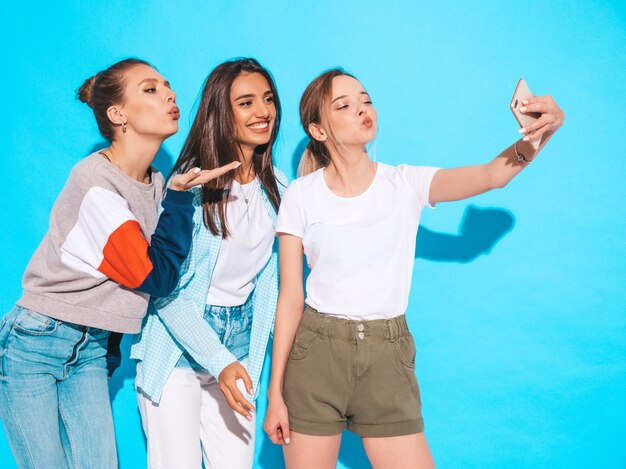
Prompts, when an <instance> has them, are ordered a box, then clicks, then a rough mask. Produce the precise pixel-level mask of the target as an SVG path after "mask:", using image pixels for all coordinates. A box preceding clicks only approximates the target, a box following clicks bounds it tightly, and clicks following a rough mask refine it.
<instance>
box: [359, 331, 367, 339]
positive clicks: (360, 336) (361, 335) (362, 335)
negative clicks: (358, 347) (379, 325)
mask: <svg viewBox="0 0 626 469" xmlns="http://www.w3.org/2000/svg"><path fill="white" fill-rule="evenodd" d="M357 337H358V338H359V339H363V338H365V334H363V333H362V332H359V333H358V334H357Z"/></svg>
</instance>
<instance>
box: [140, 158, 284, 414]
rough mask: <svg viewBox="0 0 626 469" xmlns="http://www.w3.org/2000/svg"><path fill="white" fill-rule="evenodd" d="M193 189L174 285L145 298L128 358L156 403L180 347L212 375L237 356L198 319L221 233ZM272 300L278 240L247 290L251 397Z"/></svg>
mask: <svg viewBox="0 0 626 469" xmlns="http://www.w3.org/2000/svg"><path fill="white" fill-rule="evenodd" d="M274 171H275V174H276V179H277V181H278V189H279V192H280V193H281V195H282V193H283V191H284V189H285V188H286V186H287V178H286V177H285V175H284V174H283V173H282V172H280V171H279V170H278V169H277V168H274ZM261 188H262V190H261V191H260V194H261V197H262V198H263V203H264V205H265V208H266V209H267V211H268V213H269V215H270V218H271V219H272V223H273V224H274V225H276V211H275V210H274V208H273V206H272V204H271V202H270V201H269V198H268V197H267V192H266V190H265V188H264V187H263V186H262V185H261ZM192 190H193V191H194V201H193V203H194V208H195V211H194V235H193V240H192V244H191V249H190V251H189V255H188V256H187V259H186V260H185V262H184V263H183V265H182V267H181V270H180V279H179V282H178V285H177V287H176V289H175V290H174V292H172V294H171V295H170V296H168V297H167V298H152V299H151V300H150V304H149V306H148V314H147V315H146V317H145V319H144V323H143V328H142V330H141V332H140V333H139V334H137V335H136V336H135V338H134V340H133V344H132V346H131V355H130V356H131V358H134V359H137V360H139V361H140V362H141V366H140V367H138V369H137V378H136V381H135V385H136V386H137V388H139V389H141V391H142V392H144V393H145V394H146V395H147V396H148V397H149V398H150V399H151V400H152V401H153V402H155V403H158V402H159V400H160V398H161V393H162V391H163V386H164V385H165V382H166V380H167V378H168V377H169V375H170V373H171V372H172V370H173V369H174V367H175V366H176V363H178V360H179V359H180V357H181V355H182V353H183V352H182V351H183V350H186V351H187V352H188V353H189V354H190V355H191V356H192V357H193V359H194V360H195V361H196V362H197V363H198V364H199V365H201V366H202V367H203V368H205V369H206V370H207V371H208V372H209V373H210V374H211V375H213V376H216V377H217V376H219V375H220V373H221V372H222V370H223V369H224V368H225V367H226V366H228V365H229V364H231V363H233V362H234V361H236V360H237V359H236V358H235V357H234V355H232V354H231V353H230V352H229V351H228V349H226V347H225V346H224V345H223V344H222V343H221V342H220V340H219V338H218V337H217V334H216V333H215V331H214V330H213V329H212V328H211V326H210V325H209V324H207V322H206V321H205V320H204V319H203V314H204V309H205V307H206V297H207V293H208V291H209V285H210V283H211V275H212V274H213V269H214V268H215V264H216V262H217V256H218V254H219V250H220V245H221V241H222V238H221V236H219V235H218V236H213V235H212V234H211V232H210V231H209V230H208V229H207V228H206V227H205V226H204V222H203V218H202V200H201V195H200V190H199V189H192ZM277 299H278V243H277V242H274V246H273V248H272V254H271V256H270V259H269V261H268V262H267V264H266V265H265V267H264V268H263V269H262V270H261V272H260V273H259V276H258V278H257V282H256V287H255V289H254V291H253V293H252V302H253V311H254V312H253V319H252V330H251V332H250V353H249V355H248V360H247V370H248V374H249V375H250V378H251V379H252V385H253V387H254V396H253V398H254V399H256V398H257V396H258V394H259V386H258V384H259V378H260V375H261V370H262V368H263V359H264V357H265V349H266V347H267V341H268V338H269V335H270V332H271V330H272V329H273V326H274V317H275V314H276V301H277Z"/></svg>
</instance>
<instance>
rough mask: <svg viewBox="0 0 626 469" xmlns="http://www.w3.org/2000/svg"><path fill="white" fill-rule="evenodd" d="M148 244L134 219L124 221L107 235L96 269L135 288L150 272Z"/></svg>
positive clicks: (150, 263)
mask: <svg viewBox="0 0 626 469" xmlns="http://www.w3.org/2000/svg"><path fill="white" fill-rule="evenodd" d="M148 246H149V244H148V241H147V240H146V239H145V238H144V237H143V235H142V234H141V229H140V227H139V223H138V222H137V221H136V220H129V221H127V222H124V223H123V224H121V225H120V226H119V227H118V228H117V229H116V230H115V231H114V232H113V233H111V235H110V236H109V239H108V240H107V242H106V245H105V246H104V249H103V250H102V253H103V254H104V259H102V262H101V263H100V266H99V267H98V270H99V271H100V272H102V273H103V274H104V275H106V276H107V277H109V278H111V279H113V280H115V281H116V282H119V283H121V284H122V285H125V286H127V287H129V288H137V287H138V286H139V285H141V284H142V283H143V281H144V280H145V279H146V277H147V276H148V274H150V272H152V262H151V261H150V258H149V257H148Z"/></svg>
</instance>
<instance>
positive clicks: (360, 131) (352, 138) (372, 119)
mask: <svg viewBox="0 0 626 469" xmlns="http://www.w3.org/2000/svg"><path fill="white" fill-rule="evenodd" d="M328 107H329V109H328ZM327 109H328V110H327V113H326V116H325V119H322V120H323V121H326V122H322V123H321V125H320V126H319V128H320V129H321V131H322V134H321V135H322V137H323V138H324V140H327V143H330V144H331V145H334V146H338V147H353V146H356V147H364V146H365V145H367V144H368V143H369V142H370V141H371V140H372V139H373V138H374V137H375V136H376V129H377V125H378V116H377V114H376V109H374V106H373V105H372V101H371V99H370V97H369V94H368V93H367V91H365V89H364V88H363V86H362V85H361V83H360V82H359V81H358V80H357V79H356V78H353V77H351V76H349V75H339V76H336V77H334V78H333V80H332V92H331V97H330V103H329V104H327ZM329 137H330V138H329Z"/></svg>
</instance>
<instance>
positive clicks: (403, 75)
mask: <svg viewBox="0 0 626 469" xmlns="http://www.w3.org/2000/svg"><path fill="white" fill-rule="evenodd" d="M67 3H70V2H67ZM176 3H177V4H175V2H166V1H161V0H160V1H150V2H148V1H139V2H128V1H119V0H113V1H108V2H73V4H72V5H70V6H64V7H61V6H56V4H54V2H41V3H37V2H30V3H23V4H18V3H17V2H14V3H11V4H7V5H4V6H3V12H2V20H0V25H1V27H0V42H1V43H2V44H3V48H2V49H3V57H2V59H3V68H2V73H1V74H0V90H1V96H2V117H1V119H2V125H1V126H0V142H1V153H0V161H1V165H2V166H1V169H2V173H3V174H5V178H6V179H5V182H4V183H3V184H2V185H1V186H0V203H1V205H2V207H3V209H4V210H5V214H4V217H3V223H2V228H0V245H1V246H2V247H3V254H2V269H0V283H1V284H2V285H3V289H2V292H1V293H0V311H8V310H9V309H10V308H11V306H12V304H13V302H14V301H15V300H16V299H17V298H18V297H19V295H20V291H21V290H20V288H21V287H20V280H21V276H22V272H23V270H24V268H25V266H26V264H27V262H28V260H29V258H30V255H31V254H32V252H33V251H34V249H35V247H36V246H37V244H38V243H39V241H40V239H41V237H42V236H43V235H44V233H45V231H46V229H47V223H48V215H49V211H50V208H51V206H52V204H53V202H54V200H55V197H56V195H57V194H58V192H59V190H60V189H61V187H62V186H63V184H64V181H65V178H66V176H67V174H68V172H69V170H70V168H71V167H72V166H73V165H74V164H75V163H76V162H77V161H78V160H79V159H80V158H81V157H83V156H84V155H86V154H88V153H89V152H90V150H91V149H92V148H94V146H96V145H99V144H101V142H102V139H101V138H100V137H99V135H98V132H97V128H96V124H95V121H94V119H93V117H92V115H91V114H90V112H91V111H90V110H89V108H88V107H87V106H85V105H83V104H82V103H80V102H78V101H75V100H74V95H73V90H75V89H76V88H78V86H79V85H80V84H81V83H82V80H83V79H85V78H87V77H88V76H90V75H91V74H93V73H95V72H97V71H98V70H100V69H102V68H103V67H106V66H107V65H109V64H111V63H113V62H114V61H117V60H118V59H121V58H123V57H126V56H138V57H141V58H145V59H147V60H150V61H152V62H154V64H155V65H156V66H157V67H158V68H159V70H160V71H161V72H162V73H163V74H164V75H165V76H166V77H167V78H168V79H169V80H170V82H171V83H172V86H173V87H174V89H175V90H176V92H177V93H178V102H179V104H180V107H181V111H182V114H183V116H184V117H183V118H181V121H180V131H179V132H178V134H177V135H176V136H174V137H172V138H171V139H170V140H168V141H167V143H166V145H165V147H164V152H162V153H161V154H160V155H159V158H158V160H157V165H158V167H159V168H160V169H161V170H167V169H168V168H169V167H170V165H171V164H172V162H173V158H175V157H176V155H177V154H178V151H179V150H180V147H181V145H182V142H183V141H184V138H185V135H186V132H187V131H188V129H189V124H190V121H191V120H192V117H193V112H192V108H193V104H194V102H195V100H196V97H197V93H198V90H199V88H200V85H201V83H202V81H203V79H204V78H205V76H206V75H207V73H208V72H209V70H210V69H211V68H212V67H214V66H215V65H216V64H218V63H219V62H221V61H222V60H224V59H226V58H230V57H233V56H240V55H245V56H254V57H256V58H258V59H259V60H260V61H261V62H262V63H263V64H265V65H266V66H267V67H269V68H270V69H271V70H272V72H273V73H274V75H275V77H276V81H277V84H278V89H279V92H280V95H281V100H282V102H283V104H284V110H285V112H284V124H283V127H282V128H283V131H282V136H281V138H280V143H279V146H278V154H277V155H278V156H277V163H278V165H279V166H280V167H281V168H282V169H284V170H285V171H286V172H287V173H288V174H289V175H291V176H293V174H294V170H295V166H296V163H297V159H298V157H299V154H297V153H296V149H297V148H298V147H299V146H301V143H302V139H303V137H304V134H303V132H302V130H301V129H300V126H299V123H298V118H297V105H298V100H299V97H300V95H301V93H302V91H303V90H304V87H305V86H306V85H307V83H308V82H309V81H310V80H311V79H312V78H313V77H314V76H315V75H316V74H317V73H318V72H320V71H322V70H323V69H326V68H329V67H331V66H335V65H342V66H344V67H346V68H347V69H348V70H350V71H352V72H354V73H355V74H356V75H357V76H358V77H359V78H360V79H361V81H362V82H363V83H364V85H365V86H366V88H367V89H368V90H369V91H370V93H371V95H372V97H373V99H374V103H375V105H376V106H377V109H378V111H379V122H380V133H379V137H378V141H377V144H376V155H377V158H378V160H379V161H384V162H387V163H392V164H398V163H401V162H406V163H412V164H430V165H440V166H444V167H451V166H458V165H464V164H473V163H479V162H485V161H488V160H489V159H490V158H491V157H492V156H494V155H496V154H497V153H498V152H499V151H500V150H501V149H502V148H504V147H506V146H508V145H509V144H510V143H512V142H513V141H514V140H515V139H516V137H517V125H516V122H515V120H514V118H513V116H512V115H511V114H510V111H509V110H508V103H509V99H510V96H511V94H512V92H513V88H514V87H515V83H516V81H517V79H518V78H519V77H520V76H523V77H525V78H526V80H527V82H528V84H529V86H530V87H531V89H532V90H533V91H534V92H535V93H537V94H544V93H549V94H552V95H553V96H555V98H556V100H557V102H558V103H559V104H560V105H561V107H562V108H563V109H564V110H565V112H566V115H567V118H566V123H565V126H564V127H563V129H562V130H561V131H560V132H559V133H558V134H557V135H556V136H555V138H554V139H553V140H552V141H551V142H550V144H549V145H548V147H547V148H546V149H545V150H544V152H543V153H542V154H541V156H540V158H539V159H538V160H537V161H536V162H534V163H533V164H532V165H531V166H530V167H529V168H528V169H527V170H526V171H525V172H524V173H523V174H522V175H521V176H520V177H519V178H518V179H517V180H515V181H513V182H512V183H511V184H510V185H509V186H508V187H507V188H506V189H504V190H500V191H497V192H494V193H490V194H486V195H483V196H480V197H476V198H475V199H473V200H471V201H468V202H459V203H453V204H441V205H440V206H439V207H438V208H437V209H436V210H434V211H427V212H426V213H425V214H424V216H423V218H422V229H421V231H420V235H418V248H417V252H416V256H417V260H416V266H415V274H414V281H413V288H412V293H411V303H410V308H409V311H408V317H409V321H410V326H411V329H412V331H413V333H414V335H415V338H416V343H417V346H418V360H417V374H418V378H419V380H420V385H421V390H422V398H423V404H424V415H425V419H426V426H427V431H426V434H427V436H428V439H429V441H430V444H431V448H432V451H433V454H434V456H435V459H436V461H437V462H438V465H439V467H442V468H455V467H496V468H500V467H501V468H517V467H520V468H525V467H528V468H530V467H532V468H536V467H546V468H547V467H550V468H552V467H569V468H576V467H580V468H583V467H585V468H586V467H603V468H618V467H626V449H625V448H626V447H625V446H624V441H625V440H626V431H625V430H624V421H625V420H626V399H625V398H624V396H626V364H625V356H626V314H625V313H626V294H625V288H624V283H625V281H626V243H625V242H624V241H623V238H622V236H623V233H624V232H625V231H626V209H625V206H626V189H625V187H626V185H625V184H624V181H625V180H626V164H625V163H624V156H626V137H625V133H626V126H625V125H624V124H625V122H626V120H625V119H624V107H626V85H625V84H626V4H624V3H623V2H609V1H606V2H600V1H581V0H575V1H558V2H540V1H535V0H532V1H527V2H520V1H515V2H445V1H443V2H423V1H419V2H414V1H405V2H400V1H386V2H379V1H373V0H360V1H359V2H339V1H326V0H322V1H316V2H290V1H285V0H280V1H274V2H265V3H263V2H261V3H259V2H252V1H238V2H227V1H223V2H201V1H189V2H176ZM187 116H188V117H187ZM0 314H1V313H0ZM125 343H126V344H127V339H126V342H125ZM132 370H133V368H132V364H131V363H128V362H126V363H125V364H124V367H123V369H122V371H121V372H120V373H118V375H117V376H116V377H115V379H114V380H113V382H112V386H111V388H112V389H111V393H112V396H113V398H114V400H113V409H114V417H115V423H116V430H117V436H118V444H119V454H120V462H121V467H122V468H135V467H142V466H143V465H144V464H145V446H144V440H143V436H142V432H141V428H140V422H139V416H138V412H137V409H136V402H135V397H134V392H133V387H132V378H133V371H132ZM265 377H266V381H265V382H267V374H266V375H265ZM259 407H260V408H261V412H260V415H263V412H262V411H263V408H264V402H260V403H259ZM260 425H261V422H259V432H260ZM259 435H260V436H261V438H259V439H258V444H257V451H258V455H259V456H258V464H257V466H256V467H259V468H261V467H262V468H268V469H269V468H276V467H282V458H281V453H280V449H279V448H277V447H273V446H272V445H271V444H270V443H269V442H268V440H267V439H265V438H264V437H263V435H261V433H259ZM10 461H11V455H10V452H9V449H8V446H7V443H6V440H5V439H4V436H0V466H2V467H13V465H12V464H13V463H11V462H10ZM340 467H345V468H355V469H356V468H361V467H367V464H366V462H365V457H364V454H363V451H362V449H361V446H360V442H359V440H358V439H357V438H355V437H353V436H351V435H346V438H345V440H344V445H343V447H342V451H341V455H340Z"/></svg>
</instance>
